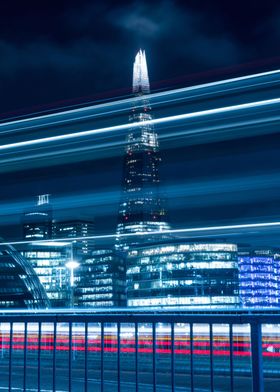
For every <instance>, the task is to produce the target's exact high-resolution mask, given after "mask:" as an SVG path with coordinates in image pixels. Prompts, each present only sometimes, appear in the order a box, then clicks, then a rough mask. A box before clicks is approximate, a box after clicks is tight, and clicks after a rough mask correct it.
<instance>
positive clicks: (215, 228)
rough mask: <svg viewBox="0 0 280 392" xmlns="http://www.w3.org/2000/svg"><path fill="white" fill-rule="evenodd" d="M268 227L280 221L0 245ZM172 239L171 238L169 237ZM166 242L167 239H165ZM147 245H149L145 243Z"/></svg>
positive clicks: (279, 225)
mask: <svg viewBox="0 0 280 392" xmlns="http://www.w3.org/2000/svg"><path fill="white" fill-rule="evenodd" d="M269 227H280V221H277V222H263V223H247V224H239V225H228V226H206V227H193V228H183V229H170V230H164V231H146V232H139V233H127V234H103V235H93V236H85V237H71V238H67V237H66V238H59V239H58V238H57V239H55V240H49V239H48V240H38V241H34V240H33V241H12V242H1V243H0V245H23V244H30V243H32V244H33V245H35V244H36V243H37V245H42V244H43V243H44V242H47V243H48V244H49V245H51V243H55V242H60V241H66V242H67V241H68V242H69V241H80V240H90V239H92V240H103V239H112V238H116V237H118V238H121V237H125V238H127V237H135V236H150V235H163V234H187V233H197V232H213V231H219V230H242V229H258V228H259V229H262V228H269ZM170 241H172V238H170ZM166 242H168V240H166ZM147 245H149V244H148V243H147Z"/></svg>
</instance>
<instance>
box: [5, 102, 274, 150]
mask: <svg viewBox="0 0 280 392" xmlns="http://www.w3.org/2000/svg"><path fill="white" fill-rule="evenodd" d="M279 103H280V98H274V99H268V100H263V101H256V102H249V103H244V104H239V105H231V106H225V107H219V108H216V109H208V110H203V111H199V112H192V113H184V114H178V115H175V116H168V117H161V118H158V119H152V120H148V121H145V122H144V121H143V122H134V123H127V124H121V125H114V126H111V127H104V128H99V129H91V130H87V131H82V132H75V133H67V134H63V135H56V136H50V137H46V138H40V139H32V140H25V141H21V142H16V143H9V144H4V145H1V146H0V150H1V151H4V150H11V149H16V148H20V147H29V146H34V145H42V144H46V143H51V142H59V141H65V140H74V139H78V138H82V137H87V136H94V135H97V134H102V133H110V132H117V131H121V130H127V129H133V128H141V127H142V126H143V124H145V125H157V124H164V123H170V122H175V121H181V120H187V119H192V118H198V117H204V116H210V115H215V114H223V113H227V112H236V111H239V110H246V109H252V108H260V107H266V106H270V105H276V104H279Z"/></svg>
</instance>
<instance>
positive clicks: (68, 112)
mask: <svg viewBox="0 0 280 392" xmlns="http://www.w3.org/2000/svg"><path fill="white" fill-rule="evenodd" d="M277 74H280V70H274V71H268V72H262V73H258V74H252V75H246V76H240V77H237V78H231V79H224V80H219V81H216V82H210V83H203V84H199V85H195V86H189V87H183V88H180V89H175V90H168V91H163V92H158V93H153V94H149V100H152V99H154V98H160V97H166V96H170V95H176V94H182V93H188V92H191V91H195V90H201V89H204V88H208V87H216V86H221V85H223V84H232V83H236V82H241V81H246V80H251V79H254V78H258V79H259V78H263V77H266V76H272V75H277ZM246 87H248V86H246ZM138 101H139V98H138V97H133V98H128V99H125V100H119V101H115V102H113V103H112V102H107V103H103V104H99V105H92V106H87V107H83V108H77V109H72V110H65V111H62V112H58V113H50V114H45V115H41V116H35V117H29V118H25V119H21V120H12V121H9V122H5V123H2V124H0V130H1V129H2V128H4V127H7V126H10V125H15V124H24V123H29V122H31V121H38V120H42V119H48V118H49V119H52V118H55V117H60V116H65V115H75V114H79V113H82V112H88V111H91V110H95V111H97V110H100V109H103V108H105V109H106V108H108V107H110V106H113V105H116V106H117V105H118V106H119V105H126V104H131V103H137V102H138ZM87 117H89V116H85V117H84V116H82V117H80V118H87ZM76 118H77V117H76ZM76 118H75V119H76ZM68 120H69V119H68ZM61 122H64V120H62V121H57V122H56V123H61ZM44 125H47V124H44Z"/></svg>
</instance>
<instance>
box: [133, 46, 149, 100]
mask: <svg viewBox="0 0 280 392" xmlns="http://www.w3.org/2000/svg"><path fill="white" fill-rule="evenodd" d="M133 93H134V94H137V95H138V94H149V93H150V83H149V76H148V68H147V61H146V54H145V51H144V50H141V49H140V50H139V52H138V53H137V55H136V57H135V61H134V64H133Z"/></svg>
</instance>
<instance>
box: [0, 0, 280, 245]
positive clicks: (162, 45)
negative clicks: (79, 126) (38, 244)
mask: <svg viewBox="0 0 280 392" xmlns="http://www.w3.org/2000/svg"><path fill="white" fill-rule="evenodd" d="M0 15H1V39H0V52H1V62H0V87H1V88H0V93H1V107H0V116H1V118H2V120H3V119H6V118H12V117H17V116H21V115H23V114H28V113H37V112H41V111H42V112H44V111H52V110H54V109H55V110H57V109H59V108H65V107H69V108H71V107H76V106H79V105H84V104H92V103H98V102H103V101H104V100H110V99H114V98H118V99H119V98H123V97H127V96H130V95H131V80H132V64H133V60H134V57H135V54H136V52H137V51H138V49H139V48H140V47H141V48H143V49H145V50H146V54H147V61H148V68H149V75H150V82H151V88H152V91H161V90H166V89H171V88H179V87H184V86H191V85H195V84H199V83H202V82H206V81H215V80H221V79H225V78H229V77H234V76H240V75H247V74H250V73H256V72H262V71H266V70H274V69H278V68H279V64H280V49H279V48H280V45H279V42H280V24H279V20H280V4H279V2H278V1H266V2H265V3H263V2H256V1H243V2H241V1H240V2H239V1H235V2H225V1H211V2H209V1H207V2H206V1H198V0H194V1H182V2H180V1H135V2H133V1H131V2H123V1H118V2H114V1H107V0H106V1H103V2H98V1H96V2H94V1H86V0H83V1H81V2H77V1H72V0H68V1H67V2H66V1H57V2H54V3H52V2H38V1H37V2H33V1H28V2H21V1H18V2H15V1H14V2H13V1H10V2H2V3H1V5H0ZM279 148H280V136H279V135H278V134H275V135H273V136H269V137H264V136H259V137H254V138H250V139H248V140H246V139H242V140H235V141H231V142H225V141H219V142H215V143H209V144H207V143H205V144H203V143H197V145H190V146H184V147H181V148H177V149H176V150H174V149H168V148H162V150H161V154H162V158H163V163H162V167H161V178H162V189H163V193H164V192H165V191H166V194H168V192H169V190H170V189H175V188H176V187H177V188H178V189H179V188H180V192H177V193H175V195H176V198H172V196H170V195H169V200H167V202H168V205H169V211H170V213H169V216H170V223H171V226H172V227H174V228H176V227H192V226H204V225H207V224H209V225H215V224H232V223H236V222H242V223H243V222H250V221H266V220H269V221H271V220H276V219H279V217H280V208H279V207H278V205H279V198H280V183H279V172H280V161H279V159H278V151H279ZM121 169H122V159H121V158H120V157H119V156H118V157H111V158H108V157H107V158H106V159H103V158H100V159H99V160H96V159H95V160H94V161H91V160H87V161H85V162H83V163H78V164H75V163H71V164H67V165H66V164H65V165H60V166H59V167H56V166H53V167H45V168H39V169H29V170H21V171H18V172H13V173H6V174H5V173H2V174H1V176H0V177H1V178H0V180H1V183H2V184H3V185H2V188H1V193H0V201H1V208H2V209H4V208H5V206H8V205H9V203H11V204H13V205H16V204H17V203H18V204H20V203H21V202H27V201H29V202H32V201H33V200H35V196H36V195H38V194H41V193H50V194H51V195H52V197H53V199H54V200H56V201H57V200H58V199H59V200H61V201H60V204H59V203H58V202H57V205H60V208H59V209H58V210H57V211H56V217H58V218H59V217H62V218H65V217H66V218H71V219H72V218H79V217H82V218H90V219H95V220H96V233H97V234H98V233H99V232H114V230H115V227H116V219H117V209H118V200H119V191H120V184H121ZM184 187H185V188H184ZM182 189H185V190H182ZM221 189H222V191H221ZM81 195H82V196H81ZM85 195H89V196H88V197H89V198H90V197H91V198H92V203H90V202H89V203H87V204H83V205H82V204H81V205H78V207H77V202H75V203H76V204H75V203H72V207H71V208H70V207H69V205H70V204H71V202H69V200H70V199H71V198H75V197H76V199H75V200H79V197H80V196H81V200H82V199H83V200H84V199H85ZM93 195H109V196H110V198H111V199H110V200H109V201H108V203H105V202H104V205H103V207H102V208H101V207H100V204H98V203H95V201H94V198H93ZM109 196H108V198H109ZM96 197H97V196H96ZM167 199H168V197H167ZM63 200H65V208H63ZM68 207H69V208H68ZM19 221H20V215H19V214H15V215H13V216H12V215H11V216H7V215H5V217H2V220H1V227H0V229H1V230H0V231H1V232H0V234H1V235H2V236H3V237H4V238H11V239H15V238H19V236H20V234H19V228H20V226H19ZM104 222H105V223H104ZM273 245H275V244H273Z"/></svg>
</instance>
